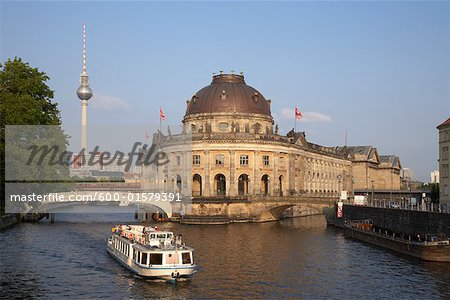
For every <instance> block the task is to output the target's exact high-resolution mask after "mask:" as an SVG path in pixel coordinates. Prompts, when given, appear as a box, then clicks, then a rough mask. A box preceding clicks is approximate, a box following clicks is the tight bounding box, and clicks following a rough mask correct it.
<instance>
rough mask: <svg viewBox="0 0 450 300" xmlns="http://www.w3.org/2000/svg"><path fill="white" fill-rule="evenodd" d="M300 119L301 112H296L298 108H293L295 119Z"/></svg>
mask: <svg viewBox="0 0 450 300" xmlns="http://www.w3.org/2000/svg"><path fill="white" fill-rule="evenodd" d="M302 117H303V115H302V113H301V111H299V110H298V107H295V118H296V119H299V120H300V119H301V118H302Z"/></svg>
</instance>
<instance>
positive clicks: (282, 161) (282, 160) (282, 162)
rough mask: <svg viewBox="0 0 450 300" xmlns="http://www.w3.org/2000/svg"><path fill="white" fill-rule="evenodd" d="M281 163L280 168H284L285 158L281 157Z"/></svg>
mask: <svg viewBox="0 0 450 300" xmlns="http://www.w3.org/2000/svg"><path fill="white" fill-rule="evenodd" d="M278 161H279V162H280V168H283V167H284V159H283V157H280V159H279V160H278Z"/></svg>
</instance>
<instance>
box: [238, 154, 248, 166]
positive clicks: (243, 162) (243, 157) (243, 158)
mask: <svg viewBox="0 0 450 300" xmlns="http://www.w3.org/2000/svg"><path fill="white" fill-rule="evenodd" d="M239 164H240V165H241V166H246V165H248V155H241V156H240V157H239Z"/></svg>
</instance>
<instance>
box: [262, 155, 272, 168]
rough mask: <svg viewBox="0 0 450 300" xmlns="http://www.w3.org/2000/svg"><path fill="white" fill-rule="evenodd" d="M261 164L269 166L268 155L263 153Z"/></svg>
mask: <svg viewBox="0 0 450 300" xmlns="http://www.w3.org/2000/svg"><path fill="white" fill-rule="evenodd" d="M263 166H265V167H268V166H270V161H269V155H263Z"/></svg>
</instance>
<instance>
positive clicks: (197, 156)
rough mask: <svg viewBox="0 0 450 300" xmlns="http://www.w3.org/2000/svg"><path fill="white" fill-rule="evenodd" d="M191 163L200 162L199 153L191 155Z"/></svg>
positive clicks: (196, 163) (197, 163)
mask: <svg viewBox="0 0 450 300" xmlns="http://www.w3.org/2000/svg"><path fill="white" fill-rule="evenodd" d="M192 164H193V165H199V164H200V155H192Z"/></svg>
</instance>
